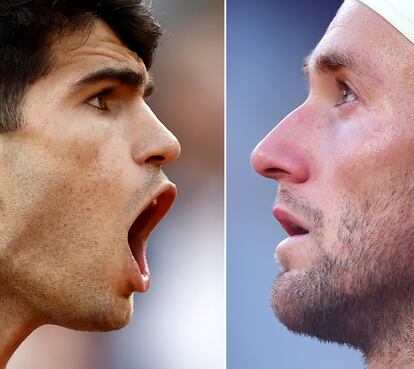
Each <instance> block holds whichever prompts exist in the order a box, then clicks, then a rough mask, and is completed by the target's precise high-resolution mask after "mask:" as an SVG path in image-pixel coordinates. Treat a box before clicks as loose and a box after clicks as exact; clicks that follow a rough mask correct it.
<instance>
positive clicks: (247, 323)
mask: <svg viewBox="0 0 414 369" xmlns="http://www.w3.org/2000/svg"><path fill="white" fill-rule="evenodd" d="M341 3H342V1H339V0H312V1H307V0H296V1H280V0H255V1H254V2H252V1H248V0H228V1H227V188H228V191H227V364H228V365H227V368H228V369H253V368H254V369H271V368H272V369H276V368H278V369H279V368H280V369H285V368H286V369H287V368H289V369H304V368H306V369H332V368H335V369H342V368H343V369H345V368H347V369H348V368H353V369H357V368H363V367H364V365H363V363H362V356H361V354H360V353H358V352H355V351H352V350H350V349H348V348H346V347H338V346H337V345H328V344H322V343H320V342H317V341H316V340H315V339H311V338H306V337H300V336H295V335H293V334H292V333H289V332H288V331H287V329H286V328H285V327H284V326H282V325H281V324H280V323H279V322H278V321H277V320H276V319H275V317H274V316H273V313H272V311H271V308H270V307H269V297H270V290H271V284H272V281H273V279H274V277H275V276H276V275H277V274H278V273H279V270H278V267H277V265H276V263H275V262H274V260H273V255H274V250H275V247H276V245H277V244H278V243H279V242H280V241H281V240H282V239H283V238H285V237H286V236H285V232H284V231H282V229H281V227H280V226H279V224H278V223H277V222H276V220H275V219H274V218H273V215H272V203H273V200H274V198H275V194H276V184H275V182H274V181H270V180H268V179H265V178H262V177H260V176H259V175H258V174H256V173H255V172H254V171H253V170H252V169H251V168H250V165H249V156H250V152H251V151H252V150H253V148H254V147H255V145H256V144H257V143H258V142H259V140H261V139H262V138H263V137H264V136H265V135H266V133H267V132H269V131H270V130H271V129H272V128H273V127H274V126H275V125H276V124H277V123H278V122H279V121H280V120H281V119H282V118H283V117H284V116H285V115H287V114H288V113H289V112H290V111H291V110H293V109H294V108H295V107H297V106H298V105H300V104H301V103H302V102H303V101H304V99H305V97H306V95H307V84H306V81H305V78H304V76H303V73H302V71H301V69H302V67H303V59H304V57H305V56H307V55H308V54H309V53H310V52H311V51H312V49H313V48H314V47H315V46H316V44H317V43H318V41H319V40H320V38H321V37H322V35H323V34H324V32H325V30H326V28H327V26H328V24H329V23H330V20H331V19H332V18H333V17H334V16H335V14H336V11H337V9H338V8H339V6H340V5H341Z"/></svg>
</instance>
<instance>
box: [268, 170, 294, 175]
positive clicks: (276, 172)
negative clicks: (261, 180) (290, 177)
mask: <svg viewBox="0 0 414 369" xmlns="http://www.w3.org/2000/svg"><path fill="white" fill-rule="evenodd" d="M264 172H265V173H266V174H269V175H270V174H271V175H274V174H289V173H288V172H287V171H286V170H283V169H279V168H267V169H265V170H264Z"/></svg>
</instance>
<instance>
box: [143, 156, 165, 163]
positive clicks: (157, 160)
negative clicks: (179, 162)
mask: <svg viewBox="0 0 414 369" xmlns="http://www.w3.org/2000/svg"><path fill="white" fill-rule="evenodd" d="M145 162H146V163H164V162H165V157H164V156H163V155H152V156H150V157H149V158H148V159H147V160H145Z"/></svg>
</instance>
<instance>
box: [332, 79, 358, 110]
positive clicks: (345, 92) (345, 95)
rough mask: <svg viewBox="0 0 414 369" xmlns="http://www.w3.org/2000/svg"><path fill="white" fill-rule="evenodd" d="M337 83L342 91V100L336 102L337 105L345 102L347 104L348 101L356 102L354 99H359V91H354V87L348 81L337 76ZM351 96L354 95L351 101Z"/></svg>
mask: <svg viewBox="0 0 414 369" xmlns="http://www.w3.org/2000/svg"><path fill="white" fill-rule="evenodd" d="M336 83H337V86H338V88H339V90H340V91H341V93H342V100H341V102H340V103H338V104H335V107H339V106H341V105H344V104H347V103H350V102H354V101H356V100H358V95H357V93H356V92H355V91H354V89H353V88H351V87H350V86H349V84H348V83H347V82H345V81H344V80H342V79H340V78H339V77H337V78H336ZM349 96H352V100H351V101H348V99H349Z"/></svg>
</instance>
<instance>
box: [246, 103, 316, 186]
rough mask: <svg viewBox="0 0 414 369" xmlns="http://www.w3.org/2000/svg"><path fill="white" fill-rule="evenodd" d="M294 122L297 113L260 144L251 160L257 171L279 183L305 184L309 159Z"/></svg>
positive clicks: (291, 115)
mask: <svg viewBox="0 0 414 369" xmlns="http://www.w3.org/2000/svg"><path fill="white" fill-rule="evenodd" d="M297 120H298V113H297V112H296V111H295V112H292V113H291V114H290V115H288V116H287V117H286V118H285V119H283V120H282V122H280V123H279V124H278V125H277V126H276V127H275V128H273V130H272V131H270V132H269V133H268V134H267V136H266V137H265V138H264V139H263V140H262V141H261V142H259V144H258V145H257V146H256V148H255V149H254V150H253V152H252V154H251V158H250V160H251V165H252V167H253V168H254V170H255V171H256V172H258V173H259V174H261V175H262V176H264V177H267V178H272V179H275V180H277V181H279V182H281V181H285V182H289V183H303V182H306V181H307V179H308V178H309V160H308V159H309V158H308V156H307V155H306V150H305V145H304V142H303V140H302V139H301V138H300V135H301V134H302V135H303V132H301V130H300V129H299V126H298V124H297V123H298V121H297Z"/></svg>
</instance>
